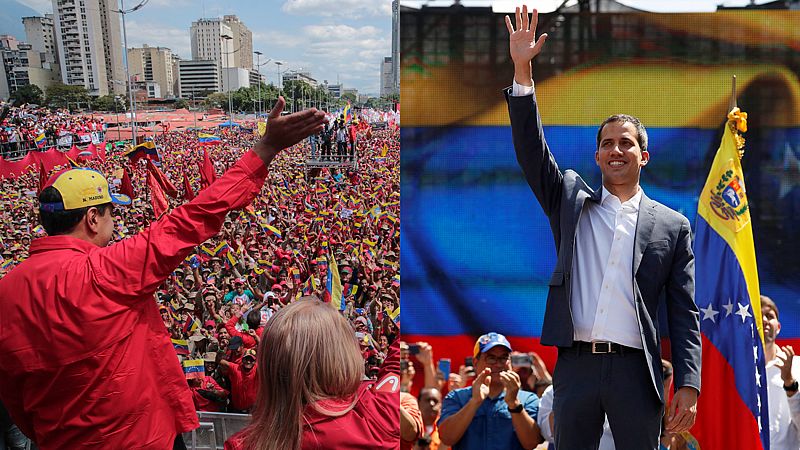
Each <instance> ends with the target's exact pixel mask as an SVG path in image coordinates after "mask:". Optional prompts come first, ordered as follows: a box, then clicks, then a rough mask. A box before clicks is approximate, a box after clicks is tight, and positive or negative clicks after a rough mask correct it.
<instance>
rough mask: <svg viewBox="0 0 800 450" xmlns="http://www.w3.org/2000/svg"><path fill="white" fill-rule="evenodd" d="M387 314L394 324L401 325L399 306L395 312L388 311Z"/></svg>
mask: <svg viewBox="0 0 800 450" xmlns="http://www.w3.org/2000/svg"><path fill="white" fill-rule="evenodd" d="M386 313H387V314H388V315H389V318H390V319H392V321H393V322H394V323H396V324H397V325H400V307H399V306H398V307H397V308H396V309H395V310H394V311H389V310H388V309H387V310H386Z"/></svg>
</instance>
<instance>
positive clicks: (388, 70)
mask: <svg viewBox="0 0 800 450" xmlns="http://www.w3.org/2000/svg"><path fill="white" fill-rule="evenodd" d="M396 93H397V92H396V91H395V88H394V64H393V62H392V57H391V56H387V57H385V58H383V62H382V63H381V97H388V96H390V95H395V94H396Z"/></svg>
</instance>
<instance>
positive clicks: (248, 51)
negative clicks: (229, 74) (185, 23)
mask: <svg viewBox="0 0 800 450" xmlns="http://www.w3.org/2000/svg"><path fill="white" fill-rule="evenodd" d="M189 34H190V38H191V41H192V59H202V60H210V61H217V62H219V64H220V67H221V68H223V69H224V68H227V67H238V68H240V69H248V70H249V69H252V68H253V33H252V32H251V31H250V29H248V28H247V26H246V25H245V24H244V22H242V21H241V20H239V18H238V17H237V16H230V15H229V16H224V17H223V18H222V19H219V18H210V19H199V20H197V21H196V22H192V27H191V29H190V32H189ZM223 36H228V38H225V37H223Z"/></svg>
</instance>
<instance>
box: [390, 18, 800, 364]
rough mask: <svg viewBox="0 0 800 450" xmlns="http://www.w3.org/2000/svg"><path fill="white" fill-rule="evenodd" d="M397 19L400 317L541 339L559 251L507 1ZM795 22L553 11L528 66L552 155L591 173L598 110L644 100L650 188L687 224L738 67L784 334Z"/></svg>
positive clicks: (799, 211)
mask: <svg viewBox="0 0 800 450" xmlns="http://www.w3.org/2000/svg"><path fill="white" fill-rule="evenodd" d="M401 20H402V24H403V25H402V28H401V30H402V31H401V54H402V59H401V68H402V81H401V89H402V90H401V96H402V99H401V100H402V102H403V103H404V111H403V126H402V131H401V145H402V147H401V148H402V156H401V174H402V176H401V207H402V214H403V223H402V236H403V238H402V243H401V245H402V257H401V260H402V267H403V285H402V293H401V295H402V305H403V308H402V324H403V334H404V335H409V339H412V340H413V339H424V340H428V341H432V342H439V343H441V344H442V346H445V345H447V344H448V343H447V339H456V340H454V341H450V344H452V343H455V342H458V343H459V344H458V345H459V346H461V347H463V345H466V343H469V342H473V340H474V339H475V338H476V337H477V336H479V335H480V334H483V333H485V332H488V331H497V332H500V333H503V334H506V335H508V336H511V337H513V339H512V343H515V342H519V343H521V345H522V346H523V347H528V346H534V348H535V347H536V342H537V339H536V338H537V337H538V336H539V334H540V332H541V326H542V320H543V317H544V307H545V301H546V296H547V282H548V280H549V279H550V276H551V273H552V270H553V268H554V264H555V256H556V253H555V248H554V247H555V246H554V244H553V238H552V234H551V231H550V227H549V223H548V221H547V219H546V217H545V216H544V214H543V213H542V210H541V208H540V207H539V205H538V203H537V202H536V199H535V197H534V196H533V193H532V192H531V190H530V188H529V187H528V185H527V183H526V182H525V179H524V178H523V176H522V172H521V170H520V169H519V166H518V165H517V162H516V157H515V155H514V149H513V146H512V142H511V128H510V126H509V120H508V111H507V107H506V103H505V100H504V98H503V95H502V92H501V91H502V89H503V88H504V87H507V86H509V85H511V82H512V77H513V67H512V64H511V62H510V58H509V56H508V33H507V31H506V28H505V24H504V22H503V16H502V15H499V14H493V13H492V12H491V11H490V10H488V9H484V8H464V7H458V6H456V7H452V8H427V7H424V8H422V9H403V10H402V11H401ZM797 23H800V11H743V10H739V11H720V12H716V13H704V14H650V13H641V12H631V13H613V14H603V13H578V12H561V13H553V14H547V15H542V16H541V18H540V24H539V30H538V31H539V33H541V32H547V33H548V34H549V39H548V41H547V43H546V45H545V47H544V50H543V52H542V54H541V55H539V56H538V57H537V58H536V59H535V60H534V69H533V71H534V80H535V85H536V96H537V99H538V103H539V108H540V111H541V116H542V121H543V123H544V125H545V137H546V139H547V142H548V144H549V146H550V148H551V150H552V152H553V153H554V155H555V157H556V160H557V162H558V164H559V167H560V168H561V169H562V170H564V169H573V170H575V171H577V172H578V173H579V174H581V175H582V176H583V178H584V179H585V180H586V181H587V182H588V183H589V184H590V185H592V186H595V187H599V186H600V183H601V180H600V171H599V168H598V167H597V166H596V164H595V162H594V151H595V149H596V141H595V140H596V134H597V128H598V126H599V124H600V123H601V122H602V121H603V119H605V118H606V117H608V116H609V115H611V114H615V113H626V114H631V115H634V116H637V117H639V118H640V119H641V120H642V122H643V123H644V125H645V126H646V127H647V130H648V133H649V137H650V144H649V149H650V156H651V159H650V163H649V164H648V165H647V167H646V168H645V169H644V170H643V172H642V187H643V189H644V191H645V193H646V194H647V195H648V196H649V197H650V198H652V199H654V200H656V201H659V202H661V203H664V204H666V205H667V206H669V207H671V208H673V209H675V210H677V211H679V212H681V213H682V214H684V215H685V216H686V217H688V218H689V220H690V222H692V224H693V226H694V223H695V221H696V216H697V199H698V196H699V194H700V190H701V189H702V187H703V184H704V182H705V179H706V177H707V176H708V170H709V168H710V165H711V161H712V159H713V157H714V152H715V151H716V149H717V148H718V147H719V144H720V137H721V135H722V126H723V123H724V120H725V117H726V113H727V111H728V110H729V107H730V104H731V91H732V86H731V85H732V82H731V77H732V75H736V80H737V81H736V85H737V96H736V100H737V104H738V106H739V107H740V108H741V109H742V110H744V111H746V112H747V113H748V114H749V131H748V132H747V133H745V134H744V137H745V139H746V145H745V154H744V158H743V160H742V164H743V166H744V171H745V181H746V188H747V195H748V197H749V200H750V205H751V208H752V209H751V213H752V218H753V230H754V235H755V242H756V257H757V262H758V269H759V279H760V283H761V292H762V294H765V295H768V296H770V297H771V298H772V299H773V300H775V302H776V303H777V305H778V307H779V308H780V312H781V322H782V324H783V331H782V333H781V335H780V337H781V338H784V339H786V338H789V339H796V338H800V276H798V275H800V243H798V237H800V164H799V163H798V155H800V83H798V74H800V56H799V55H800V30H799V29H798V27H796V26H793V25H791V24H797ZM467 338H469V339H467ZM531 338H533V339H531ZM515 346H516V344H515ZM442 350H443V351H439V352H438V353H437V355H441V356H445V355H446V354H452V355H453V356H456V355H460V353H468V352H469V351H470V350H471V345H470V346H468V347H467V348H458V349H452V350H451V349H442Z"/></svg>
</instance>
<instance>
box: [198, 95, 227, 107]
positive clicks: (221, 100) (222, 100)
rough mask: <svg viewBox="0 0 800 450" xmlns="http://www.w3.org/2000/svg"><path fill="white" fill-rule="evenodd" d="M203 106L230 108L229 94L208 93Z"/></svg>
mask: <svg viewBox="0 0 800 450" xmlns="http://www.w3.org/2000/svg"><path fill="white" fill-rule="evenodd" d="M203 106H204V107H205V108H206V109H209V108H222V109H224V110H225V111H227V110H228V95H227V94H223V93H222V92H214V93H213V94H208V97H206V99H205V100H203Z"/></svg>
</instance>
